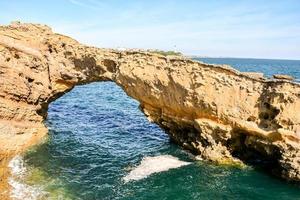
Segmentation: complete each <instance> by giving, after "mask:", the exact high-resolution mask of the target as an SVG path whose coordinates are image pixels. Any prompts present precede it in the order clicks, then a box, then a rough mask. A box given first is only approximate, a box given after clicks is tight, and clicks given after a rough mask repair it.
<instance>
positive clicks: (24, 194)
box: [8, 155, 44, 200]
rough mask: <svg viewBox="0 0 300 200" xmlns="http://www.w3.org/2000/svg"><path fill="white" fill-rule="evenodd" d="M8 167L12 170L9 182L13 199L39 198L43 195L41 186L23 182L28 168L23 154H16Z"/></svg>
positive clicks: (32, 199) (29, 199) (31, 199)
mask: <svg viewBox="0 0 300 200" xmlns="http://www.w3.org/2000/svg"><path fill="white" fill-rule="evenodd" d="M8 167H9V168H10V171H11V177H10V178H9V180H8V183H9V185H10V186H11V191H10V197H11V198H12V199H14V200H37V199H39V198H41V197H42V196H43V194H44V192H43V191H42V189H41V188H39V187H37V186H30V185H27V184H25V183H23V182H24V180H23V179H24V176H25V175H26V172H27V169H26V167H25V165H24V161H23V158H22V157H21V156H19V155H18V156H15V157H14V158H13V159H12V160H11V161H10V162H9V165H8Z"/></svg>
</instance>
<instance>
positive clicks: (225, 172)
mask: <svg viewBox="0 0 300 200" xmlns="http://www.w3.org/2000/svg"><path fill="white" fill-rule="evenodd" d="M200 60H202V61H204V62H209V63H222V64H230V65H232V66H233V67H235V68H237V69H239V70H242V71H262V72H264V73H265V74H267V75H268V76H270V75H272V74H273V73H285V74H290V75H293V76H295V77H296V78H298V79H300V61H286V60H285V61H280V60H258V59H223V58H222V59H221V58H216V59H213V58H203V59H200ZM250 66H251V67H250ZM46 124H47V126H48V127H49V129H50V136H49V139H48V141H47V142H46V143H44V144H42V145H40V146H38V147H35V148H34V149H32V150H30V151H29V152H28V153H26V155H24V157H23V158H22V160H21V161H20V162H17V164H18V163H19V164H20V163H21V165H22V167H23V168H24V171H25V173H23V175H22V176H20V177H16V178H15V181H16V182H18V183H19V184H22V187H16V188H15V190H17V192H22V190H25V189H24V188H27V190H26V191H27V192H28V191H29V192H28V193H30V191H31V192H32V191H33V193H35V195H31V196H30V199H34V197H37V199H38V198H42V199H82V200H93V199H105V200H110V199H122V200H135V199H141V200H142V199H143V200H144V199H145V200H154V199H166V200H173V199H178V200H180V199H187V200H198V199H201V200H205V199H228V200H229V199H238V200H240V199H264V200H266V199H278V200H279V199H300V186H299V185H294V184H290V183H286V182H284V181H281V180H278V179H276V178H274V177H272V176H269V175H268V174H266V173H264V172H261V171H259V170H255V169H253V168H251V167H248V168H245V169H239V168H234V167H228V166H227V167H225V166H216V165H213V164H209V163H207V162H205V161H195V160H193V157H192V156H191V155H190V154H188V153H187V152H186V151H184V150H182V149H181V148H180V147H177V146H176V145H174V144H172V143H170V141H169V139H168V137H167V135H166V134H165V133H164V132H163V131H162V130H160V128H159V127H158V126H156V125H155V124H151V123H149V122H148V121H147V120H146V118H145V117H144V115H143V114H142V113H141V111H139V109H138V102H136V101H135V100H133V99H131V98H130V97H128V96H127V95H126V94H125V93H124V92H123V91H122V89H121V88H119V87H118V86H117V85H115V84H114V83H111V82H102V83H93V84H89V85H84V86H78V87H76V88H75V89H73V90H72V91H71V92H69V93H67V94H66V95H64V96H63V97H61V98H60V99H58V100H56V101H55V102H53V103H52V104H51V105H50V107H49V116H48V119H47V121H46ZM158 155H172V156H174V157H177V158H179V159H180V160H182V161H187V162H191V164H190V165H187V166H183V167H179V168H176V169H170V170H168V171H165V172H160V173H156V174H152V175H150V176H148V177H146V178H144V179H141V180H137V181H130V182H127V183H126V182H124V180H123V178H124V177H125V176H126V175H128V174H129V173H130V171H131V170H133V169H134V168H135V167H137V166H138V165H139V164H140V162H141V160H142V159H143V158H145V157H148V156H158ZM23 162H24V166H23ZM149 167H150V166H149ZM25 186H26V187H25ZM20 188H21V189H20ZM23 199H24V198H23Z"/></svg>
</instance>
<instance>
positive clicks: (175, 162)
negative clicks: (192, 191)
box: [123, 155, 191, 182]
mask: <svg viewBox="0 0 300 200" xmlns="http://www.w3.org/2000/svg"><path fill="white" fill-rule="evenodd" d="M189 164H191V163H190V162H185V161H181V160H179V159H178V158H176V157H174V156H171V155H160V156H155V157H145V158H143V159H142V161H141V164H140V165H139V166H137V167H136V168H135V169H133V170H132V171H131V172H130V173H129V174H128V175H127V176H125V177H124V178H123V180H124V181H125V182H129V181H133V180H140V179H143V178H146V177H148V176H150V175H151V174H154V173H159V172H163V171H168V170H169V169H174V168H179V167H182V166H186V165H189Z"/></svg>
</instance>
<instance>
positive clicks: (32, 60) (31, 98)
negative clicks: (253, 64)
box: [0, 23, 300, 181]
mask: <svg viewBox="0 0 300 200" xmlns="http://www.w3.org/2000/svg"><path fill="white" fill-rule="evenodd" d="M95 81H113V82H115V83H116V84H118V85H119V86H121V87H122V88H123V89H124V91H125V92H126V93H127V94H128V95H129V96H131V97H133V98H134V99H136V100H138V101H139V102H140V109H141V110H142V111H143V112H144V113H145V115H146V116H147V118H148V119H149V120H150V121H152V122H154V123H157V124H158V125H159V126H160V127H161V128H163V129H164V130H165V131H166V133H168V134H169V135H170V137H171V139H172V140H173V141H175V142H176V143H178V144H179V145H181V146H183V147H185V148H187V149H189V150H191V151H192V152H194V153H195V154H198V155H200V156H202V158H204V159H207V160H211V161H215V162H220V161H221V162H227V161H233V162H236V161H238V162H240V161H244V162H252V161H253V160H261V161H264V163H267V164H268V166H271V168H272V169H274V173H276V174H277V175H279V176H282V177H283V178H285V179H288V180H295V181H299V180H300V143H299V141H300V137H299V135H300V112H298V111H299V110H300V85H299V84H297V83H294V82H290V81H285V80H280V81H277V80H270V79H265V78H263V77H262V75H258V74H256V75H255V74H253V73H252V74H247V73H241V72H239V71H237V70H235V69H233V68H231V67H230V66H225V65H224V66H223V65H210V64H205V63H201V62H197V61H192V60H189V59H186V58H183V57H165V56H160V55H158V54H151V53H149V52H142V51H117V50H113V49H101V48H95V47H90V46H85V45H82V44H80V43H78V42H77V41H75V40H73V39H71V38H69V37H67V36H63V35H60V34H55V33H53V32H52V31H51V29H50V28H49V27H47V26H43V25H37V24H20V23H16V24H12V25H9V26H2V27H0V151H1V152H14V151H18V150H19V149H22V148H23V147H24V146H28V145H29V144H31V143H32V141H36V140H33V139H32V138H41V137H39V136H40V135H42V136H43V135H44V134H45V133H46V132H47V129H46V127H45V126H44V124H43V121H44V120H45V118H46V117H47V108H48V105H49V103H50V102H52V101H54V100H55V99H57V98H59V97H60V96H62V95H63V94H65V93H66V92H68V91H70V90H71V89H72V88H73V87H74V86H75V85H79V84H87V83H90V82H95Z"/></svg>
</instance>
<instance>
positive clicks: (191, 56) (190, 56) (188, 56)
mask: <svg viewBox="0 0 300 200" xmlns="http://www.w3.org/2000/svg"><path fill="white" fill-rule="evenodd" d="M186 57H187V58H193V59H195V58H208V59H210V58H212V59H248V60H249V59H250V60H283V61H299V62H300V59H299V60H296V59H283V58H282V59H281V58H242V57H210V56H193V55H186Z"/></svg>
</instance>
